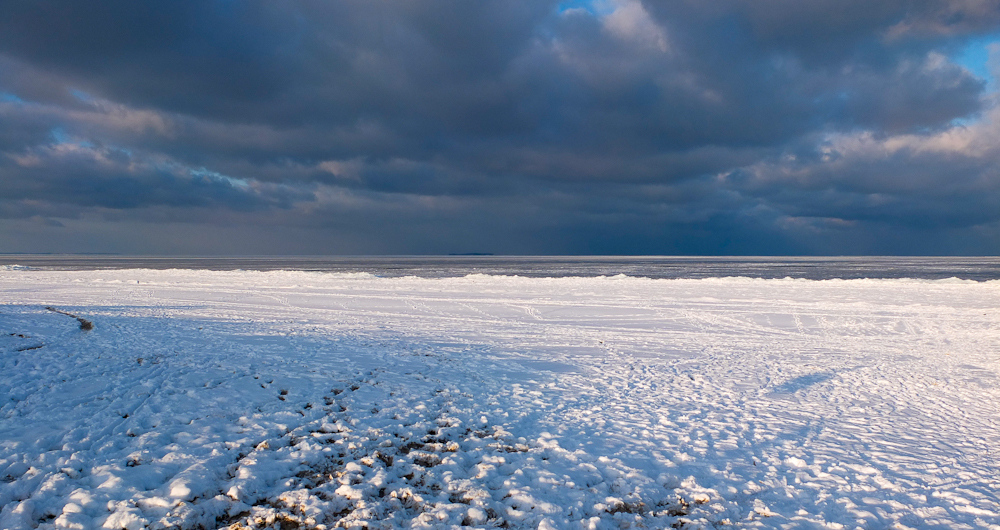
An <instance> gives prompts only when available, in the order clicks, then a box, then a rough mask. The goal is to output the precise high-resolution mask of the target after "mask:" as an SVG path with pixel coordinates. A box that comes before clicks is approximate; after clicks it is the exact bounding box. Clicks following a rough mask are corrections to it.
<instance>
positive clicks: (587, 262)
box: [0, 255, 1000, 281]
mask: <svg viewBox="0 0 1000 530" xmlns="http://www.w3.org/2000/svg"><path fill="white" fill-rule="evenodd" d="M0 266H7V267H13V266H20V267H28V268H37V269H42V270H101V269H137V268H138V269H193V270H199V269H204V270H257V271H272V270H296V271H317V272H338V273H346V272H367V273H370V274H373V275H375V276H379V277H403V276H417V277H421V278H449V277H461V276H466V275H469V274H488V275H502V276H526V277H536V278H537V277H556V278H558V277H570V276H578V277H595V276H616V275H626V276H633V277H645V278H719V277H748V278H803V279H810V280H829V279H845V280H846V279H858V278H880V279H887V278H914V279H927V280H937V279H944V278H959V279H965V280H976V281H987V280H997V279H1000V257H898V256H876V257H869V256H866V257H701V256H698V257H687V256H363V257H317V256H281V257H226V258H220V257H134V256H105V255H101V256H93V255H86V256H81V255H0Z"/></svg>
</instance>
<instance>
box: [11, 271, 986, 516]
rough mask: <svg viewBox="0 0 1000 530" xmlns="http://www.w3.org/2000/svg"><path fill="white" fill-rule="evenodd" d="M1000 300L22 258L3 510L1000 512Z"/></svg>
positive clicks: (902, 292) (746, 283)
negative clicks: (76, 265) (88, 266)
mask: <svg viewBox="0 0 1000 530" xmlns="http://www.w3.org/2000/svg"><path fill="white" fill-rule="evenodd" d="M998 301H1000V282H979V283H977V282H967V281H958V280H940V281H918V280H850V281H838V280H831V281H807V280H752V279H745V278H725V279H705V280H648V279H640V278H626V277H613V278H551V279H537V278H536V279H528V278H518V277H494V276H475V275H474V276H468V277H465V278H449V279H420V278H392V279H387V278H377V277H374V276H371V275H367V274H329V273H308V272H281V271H278V272H267V273H260V272H245V271H237V272H208V271H189V270H172V271H152V270H125V271H121V270H119V271H89V272H79V271H78V272H61V271H37V270H27V269H24V268H17V267H8V268H5V269H3V270H0V371H2V374H3V375H2V377H0V528H4V529H21V528H43V529H55V528H74V529H98V528H107V529H123V528H124V529H129V530H135V529H140V528H154V529H157V528H158V529H167V528H177V529H204V528H229V529H233V530H236V529H241V530H246V529H264V528H275V529H279V530H289V529H299V528H301V529H325V528H361V527H368V528H453V527H480V528H595V529H597V528H671V527H673V528H992V529H1000V495H998V491H1000V453H998V451H1000V449H998V447H1000V428H998V418H1000V416H998V412H1000V410H998V408H1000V407H998V403H1000V399H998V398H1000V390H998V383H1000V379H998V376H1000V348H998V344H1000V312H998V309H997V303H998ZM83 321H86V322H90V323H91V326H90V328H89V329H87V328H83V327H81V326H82V322H83Z"/></svg>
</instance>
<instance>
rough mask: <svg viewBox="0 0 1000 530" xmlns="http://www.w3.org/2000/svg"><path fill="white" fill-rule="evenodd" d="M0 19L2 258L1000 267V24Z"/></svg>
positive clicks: (734, 17) (953, 15) (283, 5)
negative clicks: (950, 257)
mask: <svg viewBox="0 0 1000 530" xmlns="http://www.w3.org/2000/svg"><path fill="white" fill-rule="evenodd" d="M0 12H2V13H3V16H0V253H121V254H138V255H283V254H299V255H381V254H449V253H496V254H550V255H551V254H562V255H587V254H625V255H894V254H900V255H942V254H945V255H947V254H956V255H997V254H998V253H1000V106H998V101H1000V97H998V84H997V78H998V77H1000V0H937V1H932V0H809V1H805V2H804V1H802V0H717V1H712V2H705V1H701V0H671V1H650V0H646V1H640V0H564V1H546V0H528V1H520V0H479V1H468V0H420V1H416V0H368V1H361V0H343V1H334V0H309V1H295V0H286V1H264V0H261V1H234V0H195V1H188V0H178V1H173V2H144V1H139V2H136V1H134V0H121V1H117V0H104V1H101V2H66V1H46V0H35V1H31V2H23V1H19V0H0Z"/></svg>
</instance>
